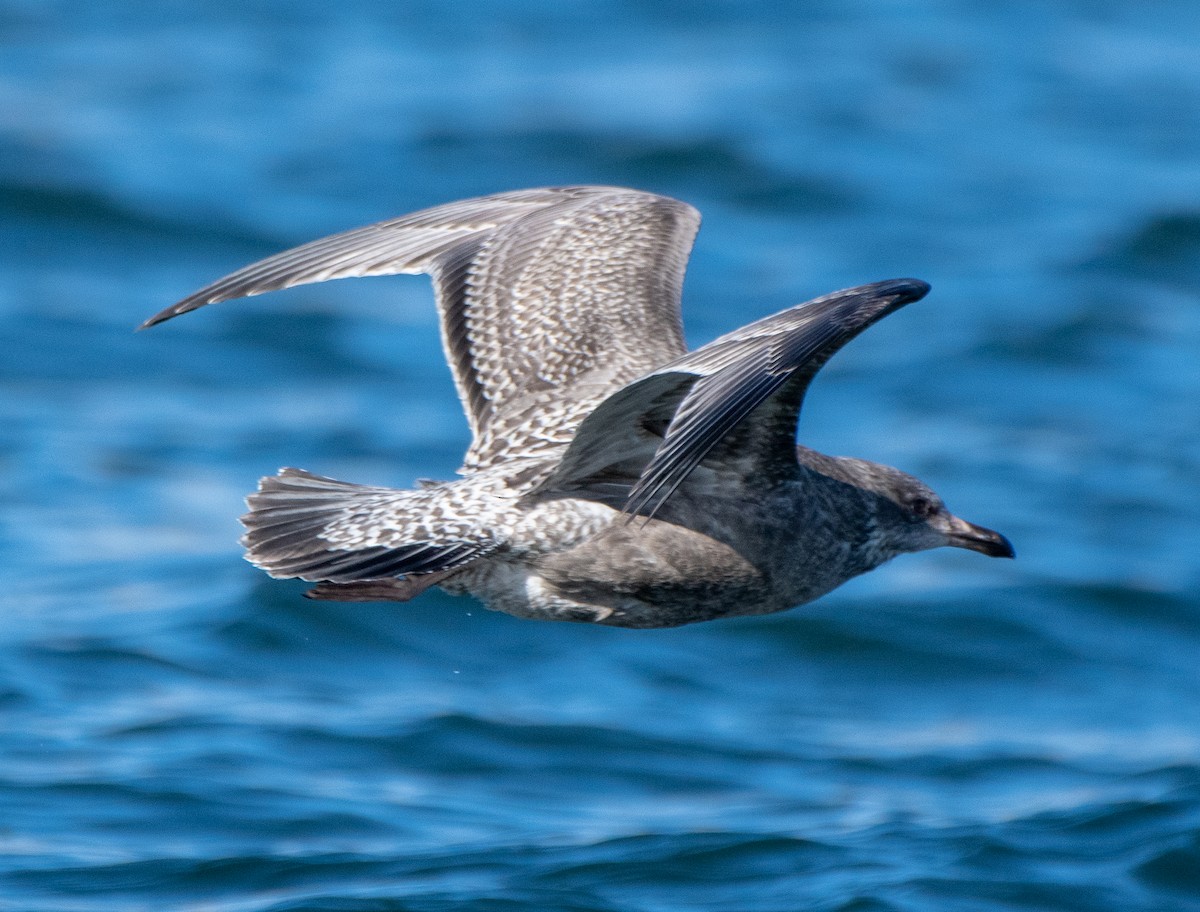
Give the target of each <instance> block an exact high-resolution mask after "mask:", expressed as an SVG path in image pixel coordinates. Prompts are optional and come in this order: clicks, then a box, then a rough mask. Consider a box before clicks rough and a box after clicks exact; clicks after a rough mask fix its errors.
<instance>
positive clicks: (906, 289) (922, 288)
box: [873, 279, 931, 304]
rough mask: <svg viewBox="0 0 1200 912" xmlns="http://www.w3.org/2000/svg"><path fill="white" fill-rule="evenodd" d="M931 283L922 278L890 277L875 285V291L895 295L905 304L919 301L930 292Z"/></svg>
mask: <svg viewBox="0 0 1200 912" xmlns="http://www.w3.org/2000/svg"><path fill="white" fill-rule="evenodd" d="M930 287H931V286H930V284H929V283H928V282H924V281H922V280H921V279H888V280H887V281H886V282H879V283H877V284H876V285H875V287H874V289H873V290H874V291H875V293H876V294H879V295H894V296H895V297H897V298H899V299H900V300H902V301H903V302H904V303H905V304H911V303H912V302H913V301H919V300H921V298H923V297H925V295H927V294H929V289H930Z"/></svg>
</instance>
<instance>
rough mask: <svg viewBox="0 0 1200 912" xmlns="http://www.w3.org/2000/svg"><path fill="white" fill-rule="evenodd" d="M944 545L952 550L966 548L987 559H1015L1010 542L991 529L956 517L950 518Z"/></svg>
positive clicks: (1015, 554)
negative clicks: (952, 548)
mask: <svg viewBox="0 0 1200 912" xmlns="http://www.w3.org/2000/svg"><path fill="white" fill-rule="evenodd" d="M946 544H948V545H950V546H951V547H954V548H967V549H969V550H971V551H978V552H979V553H980V554H986V555H987V556H988V557H1016V556H1017V553H1016V552H1015V551H1014V550H1013V546H1012V542H1010V541H1009V540H1008V539H1007V538H1005V537H1004V536H1003V535H1001V534H1000V533H999V532H993V531H992V530H991V529H985V528H984V527H983V526H977V525H975V524H974V523H969V522H967V521H966V520H964V519H959V518H958V517H957V516H952V517H950V522H949V523H948V526H947V529H946Z"/></svg>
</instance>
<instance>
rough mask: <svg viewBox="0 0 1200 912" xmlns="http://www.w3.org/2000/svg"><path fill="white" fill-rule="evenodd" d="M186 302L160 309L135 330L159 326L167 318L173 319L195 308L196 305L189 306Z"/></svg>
mask: <svg viewBox="0 0 1200 912" xmlns="http://www.w3.org/2000/svg"><path fill="white" fill-rule="evenodd" d="M185 304H186V301H180V302H179V303H178V304H172V305H171V306H170V307H168V308H166V309H165V310H160V311H159V312H158V313H156V314H155V315H154V316H152V317H151V318H150V319H149V320H146V321H145V322H144V323H142V325H141V326H139V327H138V328H137V329H135V330H134V332H141V331H142V330H143V329H149V328H150V327H151V326H157V325H158V324H159V323H165V322H167V320H169V319H171V318H172V317H177V316H179V315H180V314H181V313H187V312H188V311H189V310H195V305H192V306H191V307H187V306H185Z"/></svg>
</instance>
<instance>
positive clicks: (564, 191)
mask: <svg viewBox="0 0 1200 912" xmlns="http://www.w3.org/2000/svg"><path fill="white" fill-rule="evenodd" d="M699 224H700V215H699V213H698V212H696V210H695V209H693V208H692V207H691V206H688V205H687V204H685V203H681V202H679V201H678V200H673V199H670V198H668V197H663V196H656V195H654V194H651V193H644V192H641V191H638V190H626V189H622V188H618V187H564V188H546V189H541V190H518V191H513V192H510V193H499V194H495V195H493V196H485V197H479V198H477V199H471V200H463V201H460V202H455V203H449V204H446V205H444V206H437V207H434V208H432V209H426V210H423V211H421V212H416V213H413V214H411V215H406V216H402V217H400V218H396V219H389V220H387V221H384V222H379V223H377V224H374V225H368V226H366V227H364V228H357V229H354V230H352V231H347V232H344V233H342V234H336V235H331V236H329V237H326V238H321V239H320V240H316V241H312V242H310V243H308V244H303V245H301V246H299V247H295V248H293V249H291V250H286V251H284V252H282V253H279V254H276V255H275V256H271V257H268V258H267V259H265V260H260V261H259V262H257V263H253V264H251V265H249V266H246V267H244V268H242V269H239V270H238V271H236V272H234V273H231V274H230V275H228V276H226V277H224V278H222V279H219V280H218V281H216V282H214V283H212V284H211V285H208V286H206V287H205V288H202V289H200V290H199V291H197V292H195V293H194V294H191V295H189V296H188V297H186V298H184V299H183V300H181V301H179V302H178V303H177V304H175V305H173V306H172V307H169V308H167V309H166V310H164V311H162V312H161V313H159V314H156V315H155V316H153V317H151V318H150V319H149V320H147V321H146V322H145V323H144V324H143V326H152V325H154V324H156V323H161V322H162V321H164V320H167V319H170V318H171V317H174V316H177V315H179V314H182V313H186V312H188V311H190V310H195V309H196V308H198V307H202V306H204V305H205V304H213V303H217V302H219V301H226V300H230V299H232V298H239V297H247V296H250V295H257V294H262V293H264V292H267V291H274V290H278V289H282V288H290V287H292V286H295V285H304V284H308V283H313V282H324V281H328V280H330V279H339V278H345V277H350V276H368V275H390V274H396V273H410V274H412V273H429V274H431V275H432V276H433V278H434V285H435V290H436V293H437V304H438V310H439V313H440V315H441V325H442V341H443V344H444V346H445V349H446V355H447V359H448V360H449V362H450V366H451V368H452V370H453V372H454V379H455V384H456V386H457V388H458V392H459V396H460V398H461V399H462V401H463V407H464V410H465V412H466V414H467V420H468V422H469V423H470V425H471V430H472V433H473V434H474V437H475V439H474V441H473V443H472V445H471V448H470V449H469V451H468V452H467V455H466V458H465V460H464V463H463V468H464V470H466V471H472V470H475V469H478V468H483V467H486V466H488V465H492V464H494V463H495V462H496V461H497V460H499V459H503V458H505V457H507V456H509V455H510V454H513V453H516V454H521V455H528V454H531V453H534V452H539V451H541V452H546V453H549V452H550V451H553V450H554V449H555V448H557V447H562V446H565V445H566V443H567V442H568V441H569V440H570V438H571V435H572V434H573V433H574V430H575V427H576V426H577V425H578V423H579V422H580V421H581V420H582V419H583V417H584V416H585V415H587V413H588V412H589V411H591V409H592V408H594V407H595V406H596V405H597V404H599V403H600V402H601V401H602V400H603V399H604V398H605V397H606V396H607V395H608V394H609V393H611V392H613V391H614V390H616V389H618V388H620V387H621V386H622V385H624V384H625V383H628V382H630V381H632V380H635V379H636V378H637V377H639V376H641V375H642V374H644V373H646V372H648V371H650V370H653V369H654V368H655V367H657V366H658V365H660V364H662V363H663V362H664V361H669V360H670V359H672V358H674V357H676V356H678V355H680V354H682V353H683V352H684V351H685V346H684V343H683V330H682V322H681V317H680V294H681V290H682V286H683V275H684V271H685V270H686V267H687V258H688V254H689V252H690V251H691V246H692V241H693V239H694V238H695V235H696V231H697V229H698V228H699Z"/></svg>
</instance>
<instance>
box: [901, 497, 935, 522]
mask: <svg viewBox="0 0 1200 912" xmlns="http://www.w3.org/2000/svg"><path fill="white" fill-rule="evenodd" d="M908 509H909V512H911V513H912V514H913V516H915V517H916V518H917V519H929V517H931V516H932V515H933V514H934V513H936V512H937V504H936V503H934V502H933V501H932V500H930V499H929V498H928V497H914V498H913V499H912V500H910V501H909V502H908Z"/></svg>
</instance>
